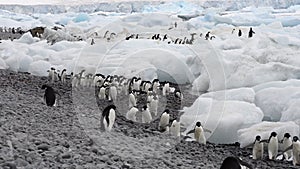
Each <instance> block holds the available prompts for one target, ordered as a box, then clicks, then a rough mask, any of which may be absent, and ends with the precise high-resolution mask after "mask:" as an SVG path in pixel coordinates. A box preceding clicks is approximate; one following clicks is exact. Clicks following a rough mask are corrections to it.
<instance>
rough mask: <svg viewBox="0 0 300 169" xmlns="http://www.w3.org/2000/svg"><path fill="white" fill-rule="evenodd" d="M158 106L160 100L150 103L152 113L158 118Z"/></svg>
mask: <svg viewBox="0 0 300 169" xmlns="http://www.w3.org/2000/svg"><path fill="white" fill-rule="evenodd" d="M157 105H158V100H152V101H151V102H150V108H149V109H150V112H151V113H153V114H154V116H157Z"/></svg>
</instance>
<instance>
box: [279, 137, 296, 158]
mask: <svg viewBox="0 0 300 169" xmlns="http://www.w3.org/2000/svg"><path fill="white" fill-rule="evenodd" d="M281 142H282V148H283V150H285V149H287V148H288V147H290V146H291V145H292V144H293V142H292V138H291V135H290V133H285V134H284V136H283V140H282V141H281ZM283 157H284V158H285V159H286V160H288V159H290V158H291V157H292V150H289V151H287V152H285V153H283Z"/></svg>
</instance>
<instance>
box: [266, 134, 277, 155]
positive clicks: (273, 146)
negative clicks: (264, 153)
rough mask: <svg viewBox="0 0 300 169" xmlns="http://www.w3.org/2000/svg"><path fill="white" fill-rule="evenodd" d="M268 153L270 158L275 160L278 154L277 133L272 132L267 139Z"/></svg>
mask: <svg viewBox="0 0 300 169" xmlns="http://www.w3.org/2000/svg"><path fill="white" fill-rule="evenodd" d="M268 154H269V159H270V160H275V159H276V157H277V154H278V138H277V133H276V132H272V133H271V135H270V137H269V140H268Z"/></svg>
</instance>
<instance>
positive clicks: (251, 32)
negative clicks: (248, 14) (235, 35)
mask: <svg viewBox="0 0 300 169" xmlns="http://www.w3.org/2000/svg"><path fill="white" fill-rule="evenodd" d="M253 34H255V32H254V31H253V29H252V27H250V30H249V34H248V38H252V36H253Z"/></svg>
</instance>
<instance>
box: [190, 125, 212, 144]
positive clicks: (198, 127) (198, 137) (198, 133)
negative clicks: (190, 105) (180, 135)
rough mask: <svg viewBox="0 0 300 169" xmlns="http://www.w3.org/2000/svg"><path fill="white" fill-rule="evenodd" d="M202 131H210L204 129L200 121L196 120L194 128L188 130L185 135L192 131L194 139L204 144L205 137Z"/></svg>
mask: <svg viewBox="0 0 300 169" xmlns="http://www.w3.org/2000/svg"><path fill="white" fill-rule="evenodd" d="M204 132H209V133H211V131H210V130H207V129H204V128H203V127H202V125H201V122H200V121H198V122H196V126H195V128H194V129H193V130H191V131H189V132H188V133H187V134H186V135H188V134H191V133H194V138H195V139H196V141H197V142H198V143H201V144H204V145H205V144H206V138H205V135H204Z"/></svg>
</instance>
